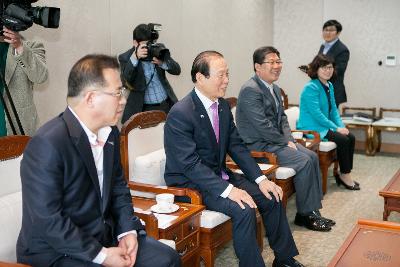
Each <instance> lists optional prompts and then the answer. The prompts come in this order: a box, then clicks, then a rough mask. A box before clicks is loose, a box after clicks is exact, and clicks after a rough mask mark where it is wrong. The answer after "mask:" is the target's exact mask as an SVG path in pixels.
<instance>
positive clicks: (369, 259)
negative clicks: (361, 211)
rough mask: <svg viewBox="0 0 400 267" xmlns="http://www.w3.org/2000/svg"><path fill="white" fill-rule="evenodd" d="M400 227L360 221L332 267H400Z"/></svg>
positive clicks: (329, 266) (341, 248)
mask: <svg viewBox="0 0 400 267" xmlns="http://www.w3.org/2000/svg"><path fill="white" fill-rule="evenodd" d="M399 247H400V224H398V223H391V222H379V221H369V220H359V221H358V224H357V225H356V226H355V227H354V229H353V231H352V232H351V233H350V234H349V236H348V237H347V239H346V240H345V241H344V243H343V245H342V246H341V247H340V248H339V250H338V252H337V253H336V255H335V256H334V257H333V258H332V260H331V262H330V263H329V265H328V267H334V266H335V267H348V266H352V267H354V266H360V267H361V266H362V267H372V266H374V267H375V266H376V267H378V266H379V267H393V266H400V253H399Z"/></svg>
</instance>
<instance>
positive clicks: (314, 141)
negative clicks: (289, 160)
mask: <svg viewBox="0 0 400 267" xmlns="http://www.w3.org/2000/svg"><path fill="white" fill-rule="evenodd" d="M292 132H302V133H303V134H311V135H313V136H314V138H313V139H309V138H307V140H306V141H309V142H310V144H309V145H308V146H306V142H305V141H304V140H303V139H301V140H298V139H296V141H297V142H298V143H300V144H301V145H303V146H305V147H307V148H308V149H310V150H312V151H315V152H317V151H318V148H319V143H320V142H321V137H320V135H319V133H318V132H317V131H311V130H292Z"/></svg>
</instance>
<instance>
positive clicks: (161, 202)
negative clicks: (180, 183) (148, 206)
mask: <svg viewBox="0 0 400 267" xmlns="http://www.w3.org/2000/svg"><path fill="white" fill-rule="evenodd" d="M156 201H157V206H159V207H160V209H168V208H169V207H170V206H171V205H172V204H174V195H173V194H169V193H163V194H158V195H156Z"/></svg>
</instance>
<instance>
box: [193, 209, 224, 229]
mask: <svg viewBox="0 0 400 267" xmlns="http://www.w3.org/2000/svg"><path fill="white" fill-rule="evenodd" d="M229 219H230V217H229V216H228V215H225V214H223V213H221V212H217V211H212V210H204V211H203V212H202V213H201V216H200V227H203V228H214V227H216V226H218V225H220V224H221V223H224V222H226V221H227V220H229Z"/></svg>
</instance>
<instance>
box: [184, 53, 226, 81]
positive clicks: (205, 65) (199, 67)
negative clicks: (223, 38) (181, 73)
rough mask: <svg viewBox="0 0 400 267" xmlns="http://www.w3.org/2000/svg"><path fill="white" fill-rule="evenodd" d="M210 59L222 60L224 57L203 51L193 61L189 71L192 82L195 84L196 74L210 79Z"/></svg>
mask: <svg viewBox="0 0 400 267" xmlns="http://www.w3.org/2000/svg"><path fill="white" fill-rule="evenodd" d="M211 57H221V58H223V57H224V56H223V55H222V54H221V53H219V52H217V51H214V50H207V51H203V52H201V53H200V54H198V55H197V56H196V58H195V59H194V61H193V65H192V70H191V71H190V73H191V75H192V82H194V83H195V82H197V79H196V74H197V73H198V72H200V73H201V74H203V75H204V76H205V77H207V78H208V77H210V58H211Z"/></svg>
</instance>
